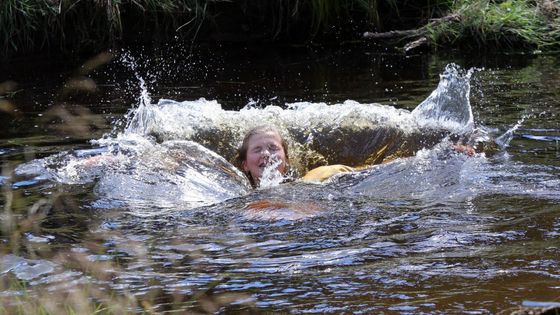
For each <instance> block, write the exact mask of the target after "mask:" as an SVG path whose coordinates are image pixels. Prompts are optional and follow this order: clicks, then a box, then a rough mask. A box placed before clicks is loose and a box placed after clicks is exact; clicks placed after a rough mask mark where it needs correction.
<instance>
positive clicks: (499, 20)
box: [428, 0, 560, 50]
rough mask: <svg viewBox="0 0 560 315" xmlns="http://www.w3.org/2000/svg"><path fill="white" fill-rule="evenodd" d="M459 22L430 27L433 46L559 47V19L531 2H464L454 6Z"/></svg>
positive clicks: (464, 0) (543, 48) (515, 0)
mask: <svg viewBox="0 0 560 315" xmlns="http://www.w3.org/2000/svg"><path fill="white" fill-rule="evenodd" d="M451 12H452V13H454V14H457V15H458V16H459V20H460V21H459V22H449V23H443V24H439V25H438V26H435V27H430V26H429V25H428V35H429V38H430V39H431V41H432V43H434V44H436V45H439V46H449V45H451V46H467V47H470V48H482V47H495V48H497V49H507V50H511V49H518V48H524V49H533V50H535V49H536V50H553V49H558V48H559V43H560V18H559V17H556V18H554V17H552V18H551V17H549V16H547V15H546V12H543V11H542V10H541V9H539V6H537V5H536V3H535V2H534V1H530V0H508V1H501V2H500V1H491V0H474V1H470V0H461V1H456V2H455V3H454V5H453V6H452V7H451Z"/></svg>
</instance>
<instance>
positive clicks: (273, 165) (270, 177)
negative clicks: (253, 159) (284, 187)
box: [259, 156, 285, 189]
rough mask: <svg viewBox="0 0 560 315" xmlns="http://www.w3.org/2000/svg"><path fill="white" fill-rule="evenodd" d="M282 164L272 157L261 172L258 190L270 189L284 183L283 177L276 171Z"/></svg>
mask: <svg viewBox="0 0 560 315" xmlns="http://www.w3.org/2000/svg"><path fill="white" fill-rule="evenodd" d="M281 163H282V160H280V159H278V158H277V157H276V156H272V157H271V159H270V160H269V162H268V163H267V165H266V167H265V168H264V170H263V173H262V176H261V179H260V182H259V188H260V189H265V188H270V187H275V186H278V185H280V184H281V183H282V181H284V179H285V178H284V176H283V175H282V173H280V171H278V166H280V164H281Z"/></svg>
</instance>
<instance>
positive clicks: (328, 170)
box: [302, 164, 354, 182]
mask: <svg viewBox="0 0 560 315" xmlns="http://www.w3.org/2000/svg"><path fill="white" fill-rule="evenodd" d="M353 171H354V169H353V168H351V167H349V166H346V165H342V164H335V165H325V166H319V167H317V168H314V169H312V170H310V171H309V172H307V174H305V176H303V177H302V180H303V181H306V182H323V181H325V180H327V179H329V178H331V177H332V176H333V175H336V174H340V173H347V172H353Z"/></svg>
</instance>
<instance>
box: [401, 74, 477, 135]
mask: <svg viewBox="0 0 560 315" xmlns="http://www.w3.org/2000/svg"><path fill="white" fill-rule="evenodd" d="M475 71H476V69H474V68H471V69H469V70H467V71H465V70H462V69H461V68H460V67H459V66H457V65H456V64H453V63H452V64H449V65H447V66H446V67H445V71H444V73H443V74H441V75H440V81H439V84H438V87H437V88H436V89H435V90H434V91H433V92H432V93H431V94H430V96H428V98H426V99H425V100H424V101H423V102H422V103H420V105H418V106H417V107H416V108H415V109H414V110H413V111H412V115H413V116H414V118H415V119H416V121H417V123H418V124H419V125H420V126H422V127H430V128H434V127H435V128H444V129H447V130H451V131H454V132H456V133H458V134H465V133H469V132H471V131H472V130H473V128H474V119H473V113H472V108H471V105H470V100H469V95H470V79H471V76H472V75H473V73H474V72H475Z"/></svg>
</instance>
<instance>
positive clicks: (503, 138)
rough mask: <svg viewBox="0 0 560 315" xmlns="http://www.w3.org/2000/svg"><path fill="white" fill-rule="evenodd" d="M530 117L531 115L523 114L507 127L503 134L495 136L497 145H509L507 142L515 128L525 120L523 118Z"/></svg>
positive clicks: (511, 137) (502, 146) (509, 140)
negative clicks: (511, 125)
mask: <svg viewBox="0 0 560 315" xmlns="http://www.w3.org/2000/svg"><path fill="white" fill-rule="evenodd" d="M529 117H531V115H524V116H522V117H521V119H520V120H518V121H517V123H516V124H515V125H514V126H513V127H511V128H509V129H508V130H507V131H506V132H505V133H504V134H503V135H501V136H499V137H498V138H496V140H495V142H496V144H497V145H498V146H500V148H502V149H505V148H507V147H508V146H509V143H510V142H511V140H512V139H513V135H514V133H515V131H516V130H517V129H519V128H520V127H521V126H522V125H523V123H524V122H525V119H527V118H529Z"/></svg>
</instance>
